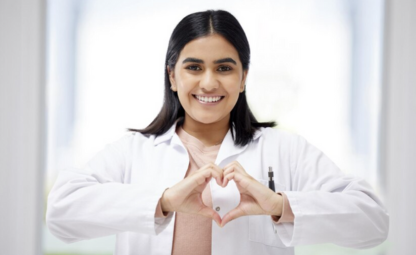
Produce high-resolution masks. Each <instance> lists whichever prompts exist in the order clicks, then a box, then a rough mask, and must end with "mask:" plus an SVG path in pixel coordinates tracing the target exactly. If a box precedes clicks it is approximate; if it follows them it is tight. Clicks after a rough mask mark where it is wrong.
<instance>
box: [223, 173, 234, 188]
mask: <svg viewBox="0 0 416 255" xmlns="http://www.w3.org/2000/svg"><path fill="white" fill-rule="evenodd" d="M234 175H235V173H234V172H229V173H228V174H225V175H224V181H223V183H222V185H223V187H226V186H227V185H228V182H229V181H231V180H233V179H234Z"/></svg>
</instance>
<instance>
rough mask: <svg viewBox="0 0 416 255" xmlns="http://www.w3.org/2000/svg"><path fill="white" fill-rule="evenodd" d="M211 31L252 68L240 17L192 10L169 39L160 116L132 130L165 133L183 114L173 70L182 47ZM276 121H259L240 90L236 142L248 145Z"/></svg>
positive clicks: (232, 124)
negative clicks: (174, 84) (262, 130)
mask: <svg viewBox="0 0 416 255" xmlns="http://www.w3.org/2000/svg"><path fill="white" fill-rule="evenodd" d="M210 34H219V35H221V36H223V37H224V38H225V39H226V40H228V41H229V42H230V43H231V44H232V45H233V46H234V47H235V49H236V50H237V52H238V56H239V57H240V61H241V63H242V65H243V70H248V67H249V64H250V46H249V44H248V40H247V37H246V34H245V33H244V30H243V28H242V27H241V25H240V23H239V22H238V21H237V19H236V18H235V17H234V16H233V15H232V14H231V13H229V12H226V11H222V10H218V11H213V10H209V11H205V12H197V13H192V14H190V15H188V16H186V17H185V18H183V19H182V20H181V21H180V22H179V24H178V25H177V26H176V28H175V29H174V30H173V33H172V35H171V37H170V40H169V46H168V51H167V53H166V60H165V92H164V103H163V106H162V109H161V110H160V112H159V114H158V115H157V116H156V118H155V119H154V120H153V121H152V123H150V125H149V126H147V127H146V128H145V129H128V130H129V131H135V132H140V133H142V134H144V135H152V134H154V135H156V136H158V135H161V134H164V133H165V132H166V131H168V130H169V128H170V127H171V126H172V125H173V124H174V123H175V122H176V120H178V119H179V118H181V117H184V116H185V111H184V109H183V107H182V105H181V104H180V102H179V99H178V95H177V93H176V92H173V91H172V90H171V89H170V87H171V84H170V80H169V73H168V69H167V66H169V68H170V70H174V67H175V65H176V62H177V60H178V57H179V54H180V52H181V50H182V49H183V48H184V47H185V45H186V44H187V43H189V42H190V41H192V40H195V39H197V38H200V37H203V36H207V35H210ZM275 125H276V123H275V122H258V121H257V120H256V118H255V117H254V115H253V113H252V112H251V111H250V108H249V106H248V103H247V98H246V90H244V91H243V92H241V93H240V95H239V97H238V100H237V103H236V105H235V106H234V108H233V109H232V110H231V114H230V127H234V130H235V134H234V132H233V129H231V131H232V136H233V139H234V143H235V144H236V145H241V146H244V145H246V144H248V143H249V142H251V141H252V140H253V135H254V132H255V131H256V130H257V129H259V128H260V127H273V126H275Z"/></svg>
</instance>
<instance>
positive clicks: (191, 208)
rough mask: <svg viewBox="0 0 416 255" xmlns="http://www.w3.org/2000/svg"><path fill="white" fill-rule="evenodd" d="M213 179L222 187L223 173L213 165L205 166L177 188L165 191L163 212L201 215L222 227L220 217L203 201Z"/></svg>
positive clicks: (162, 203)
mask: <svg viewBox="0 0 416 255" xmlns="http://www.w3.org/2000/svg"><path fill="white" fill-rule="evenodd" d="M211 178H215V179H216V181H217V184H218V185H220V186H222V183H223V171H222V169H220V168H219V167H218V166H217V165H215V164H213V163H210V164H207V165H205V166H203V167H202V168H200V169H199V170H198V171H196V172H194V173H192V174H191V175H189V176H187V177H186V178H185V179H183V180H182V181H180V182H179V183H177V184H176V185H175V186H173V187H171V188H169V189H167V190H165V192H164V193H163V195H162V198H161V200H160V202H161V206H162V210H163V211H164V212H173V211H175V212H183V213H193V214H200V215H202V216H205V217H208V218H211V219H213V220H214V221H215V222H216V223H217V224H218V225H221V217H220V215H219V214H218V213H217V212H216V211H214V210H213V209H212V208H211V207H208V206H206V205H205V204H204V203H203V201H202V191H203V190H204V189H205V187H206V186H207V184H208V183H209V181H210V180H211Z"/></svg>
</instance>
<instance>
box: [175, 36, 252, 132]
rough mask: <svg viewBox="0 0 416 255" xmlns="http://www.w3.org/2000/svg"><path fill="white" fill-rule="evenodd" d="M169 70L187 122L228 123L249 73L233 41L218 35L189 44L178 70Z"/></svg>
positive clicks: (182, 53)
mask: <svg viewBox="0 0 416 255" xmlns="http://www.w3.org/2000/svg"><path fill="white" fill-rule="evenodd" d="M168 71H169V78H170V82H171V85H172V90H173V91H176V92H177V93H178V97H179V101H180V103H181V105H182V107H183V108H184V110H185V122H187V121H188V122H189V121H193V122H197V123H200V124H213V123H216V122H221V121H224V122H227V123H228V121H229V117H230V112H231V110H232V109H233V107H234V106H235V104H236V102H237V99H238V96H239V94H240V93H241V92H243V90H244V84H245V79H246V76H247V71H243V67H242V64H241V62H240V58H239V56H238V52H237V50H236V49H235V48H234V46H233V45H232V44H231V43H229V42H228V41H227V40H226V39H225V38H224V37H222V36H220V35H217V34H214V35H209V36H206V37H201V38H198V39H195V40H193V41H191V42H189V43H188V44H186V45H185V47H184V48H183V50H182V51H181V53H180V55H179V58H178V61H177V63H176V65H175V69H174V70H169V69H168Z"/></svg>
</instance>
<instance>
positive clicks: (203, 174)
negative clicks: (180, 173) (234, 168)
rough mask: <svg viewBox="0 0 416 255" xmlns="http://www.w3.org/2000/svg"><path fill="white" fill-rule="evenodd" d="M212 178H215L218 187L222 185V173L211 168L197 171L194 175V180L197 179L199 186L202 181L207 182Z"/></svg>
mask: <svg viewBox="0 0 416 255" xmlns="http://www.w3.org/2000/svg"><path fill="white" fill-rule="evenodd" d="M212 177H213V178H215V180H216V181H217V184H218V185H220V186H221V185H222V178H223V174H222V172H220V171H218V170H217V169H214V168H212V167H207V168H206V169H204V170H201V171H199V173H198V174H197V175H195V178H199V179H198V183H199V185H201V184H202V181H205V182H207V181H208V180H209V179H210V178H212ZM201 178H204V179H201Z"/></svg>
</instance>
